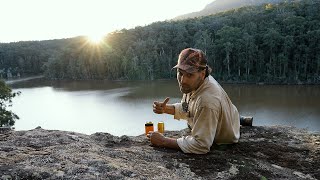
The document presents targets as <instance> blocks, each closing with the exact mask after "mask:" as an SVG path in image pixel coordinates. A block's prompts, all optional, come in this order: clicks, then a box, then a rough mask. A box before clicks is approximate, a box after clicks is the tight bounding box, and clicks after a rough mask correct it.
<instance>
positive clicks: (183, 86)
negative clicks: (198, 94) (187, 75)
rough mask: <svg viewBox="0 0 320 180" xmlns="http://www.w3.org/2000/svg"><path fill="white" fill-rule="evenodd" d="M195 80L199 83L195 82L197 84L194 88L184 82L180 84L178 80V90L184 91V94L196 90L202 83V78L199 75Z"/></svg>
mask: <svg viewBox="0 0 320 180" xmlns="http://www.w3.org/2000/svg"><path fill="white" fill-rule="evenodd" d="M197 81H198V82H199V83H198V84H197V86H196V87H195V88H192V87H191V86H189V85H186V84H184V85H182V84H181V82H179V88H180V91H181V92H182V93H184V94H188V93H190V92H192V91H195V90H197V89H198V88H199V87H200V85H201V84H202V83H203V81H202V79H201V78H200V77H199V78H198V80H197Z"/></svg>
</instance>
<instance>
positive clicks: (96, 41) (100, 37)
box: [87, 34, 105, 44]
mask: <svg viewBox="0 0 320 180" xmlns="http://www.w3.org/2000/svg"><path fill="white" fill-rule="evenodd" d="M104 36H105V35H104V34H91V35H88V36H87V37H88V40H89V41H90V42H92V43H94V44H99V43H101V42H102V40H103V38H104Z"/></svg>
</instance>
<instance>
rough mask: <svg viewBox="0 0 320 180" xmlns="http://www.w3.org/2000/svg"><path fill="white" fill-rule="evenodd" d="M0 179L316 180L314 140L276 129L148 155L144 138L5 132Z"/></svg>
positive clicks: (245, 130) (319, 139) (0, 142)
mask: <svg viewBox="0 0 320 180" xmlns="http://www.w3.org/2000/svg"><path fill="white" fill-rule="evenodd" d="M187 133H188V130H187V129H185V130H182V131H170V132H166V133H165V134H166V136H171V137H180V136H182V135H186V134H187ZM0 179H6V180H8V179H320V135H319V134H318V133H308V132H307V131H305V130H300V129H295V128H292V127H283V126H282V127H278V126H273V127H242V128H241V139H240V142H239V143H238V144H234V145H220V146H218V145H214V146H213V147H212V149H211V151H210V152H209V153H208V154H206V155H192V154H184V153H182V152H180V151H175V150H169V149H163V148H156V147H152V146H150V143H149V141H148V140H147V138H146V137H145V135H140V136H135V137H129V136H121V137H117V136H113V135H111V134H108V133H95V134H92V135H85V134H80V133H75V132H66V131H57V130H45V129H42V128H37V129H33V130H29V131H4V132H2V133H1V134H0Z"/></svg>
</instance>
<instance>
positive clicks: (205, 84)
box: [190, 76, 209, 98]
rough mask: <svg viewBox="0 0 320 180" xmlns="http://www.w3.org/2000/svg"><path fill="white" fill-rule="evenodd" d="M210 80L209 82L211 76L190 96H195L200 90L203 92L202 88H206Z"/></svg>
mask: <svg viewBox="0 0 320 180" xmlns="http://www.w3.org/2000/svg"><path fill="white" fill-rule="evenodd" d="M208 82H209V76H208V77H206V78H205V79H204V81H203V83H202V84H201V85H200V86H199V88H198V89H197V90H195V91H194V92H193V93H191V96H190V98H194V97H195V96H197V95H198V94H199V93H200V92H202V90H203V89H205V87H206V86H207V84H208Z"/></svg>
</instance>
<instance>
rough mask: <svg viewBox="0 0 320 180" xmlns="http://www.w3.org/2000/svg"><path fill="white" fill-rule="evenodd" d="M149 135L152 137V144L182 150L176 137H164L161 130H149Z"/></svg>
mask: <svg viewBox="0 0 320 180" xmlns="http://www.w3.org/2000/svg"><path fill="white" fill-rule="evenodd" d="M147 137H148V138H149V139H150V142H151V144H152V145H154V146H158V147H165V148H172V149H178V150H180V147H179V146H178V143H177V140H176V139H174V138H168V137H164V135H162V134H161V133H159V132H153V131H149V133H148V134H147Z"/></svg>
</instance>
